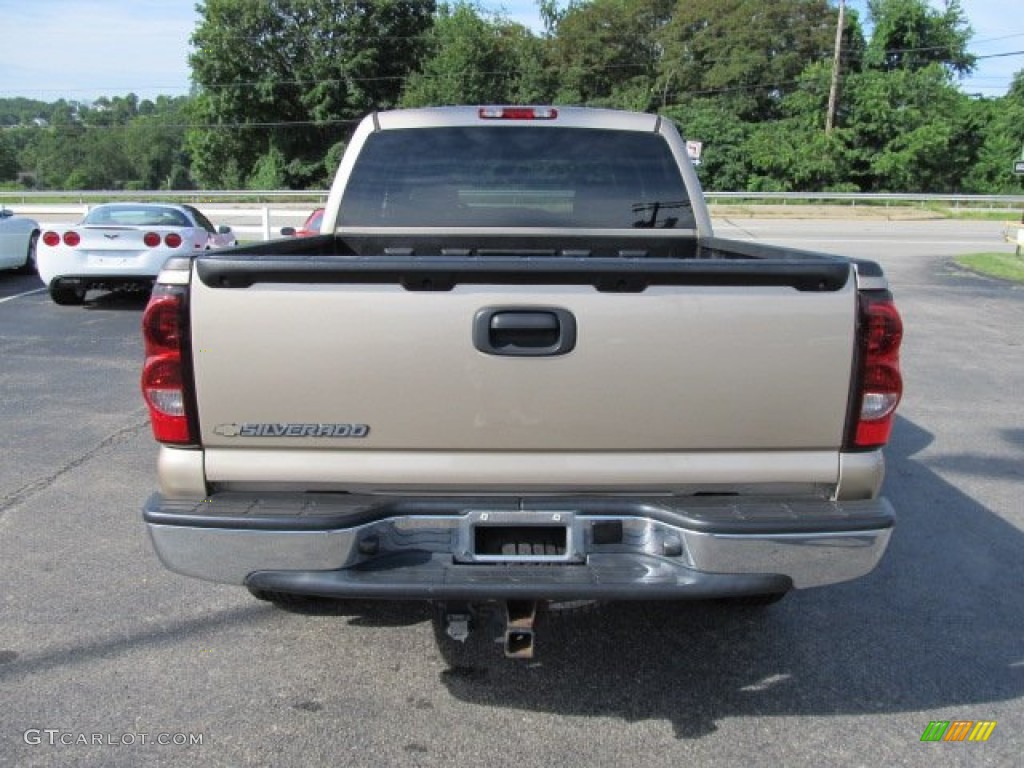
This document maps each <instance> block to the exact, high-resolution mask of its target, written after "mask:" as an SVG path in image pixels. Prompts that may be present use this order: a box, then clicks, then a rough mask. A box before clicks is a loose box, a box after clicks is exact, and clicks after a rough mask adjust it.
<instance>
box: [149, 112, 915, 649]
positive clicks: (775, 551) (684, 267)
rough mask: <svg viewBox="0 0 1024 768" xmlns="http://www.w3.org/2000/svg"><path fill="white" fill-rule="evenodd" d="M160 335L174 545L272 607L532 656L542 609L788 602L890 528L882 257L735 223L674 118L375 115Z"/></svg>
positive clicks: (163, 518)
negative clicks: (871, 258) (303, 212)
mask: <svg viewBox="0 0 1024 768" xmlns="http://www.w3.org/2000/svg"><path fill="white" fill-rule="evenodd" d="M142 325H143V332H144V338H145V355H146V357H145V363H144V368H143V372H142V390H143V395H144V399H145V401H146V403H147V404H148V407H149V412H150V416H151V422H152V428H153V432H154V435H155V437H156V439H157V440H158V441H159V443H160V448H159V459H158V476H159V489H158V491H157V492H156V493H154V494H153V495H152V496H151V497H150V498H149V499H148V501H147V502H146V503H145V505H144V511H143V516H144V520H145V523H146V525H147V526H148V530H149V534H150V536H151V539H152V542H153V545H154V547H155V549H156V552H157V554H158V555H159V557H160V559H161V560H162V561H163V563H164V564H165V565H166V566H167V567H168V568H170V569H172V570H174V571H176V572H179V573H182V574H187V575H190V576H195V577H199V578H202V579H208V580H211V581H216V582H224V583H230V584H238V585H244V586H246V587H248V588H249V590H250V591H251V592H252V593H253V594H254V595H256V596H257V597H261V598H264V599H269V600H272V601H277V602H287V601H288V600H291V599H294V598H296V596H315V597H320V598H363V599H373V600H381V599H395V600H428V601H432V602H435V603H436V604H437V605H438V606H440V613H439V616H440V617H441V619H440V621H441V622H442V624H443V627H444V632H445V633H446V634H447V636H449V637H451V638H454V639H455V640H460V641H461V640H465V639H466V638H467V636H468V634H469V632H470V631H471V630H473V629H474V628H476V627H478V626H481V625H482V624H483V623H484V622H483V620H482V619H480V618H479V617H480V616H482V615H485V614H487V615H490V614H502V615H503V617H504V621H503V622H499V630H500V631H499V633H498V634H499V639H503V642H504V643H505V647H506V652H507V654H508V655H510V656H529V655H530V654H531V653H532V650H533V621H534V618H535V617H536V615H537V613H536V609H537V607H538V606H540V607H541V608H543V607H544V606H545V605H546V604H548V603H551V602H556V603H564V602H567V601H583V602H588V601H611V600H677V599H710V598H714V599H726V600H735V601H745V602H748V603H750V602H753V603H769V602H773V601H775V600H777V599H779V598H780V597H781V596H783V595H785V594H786V593H787V592H788V591H789V590H791V589H794V588H795V589H804V588H809V587H818V586H822V585H827V584H833V583H836V582H842V581H846V580H849V579H854V578H857V577H859V576H862V575H864V574H867V573H868V572H870V571H871V570H872V569H873V568H874V567H875V566H876V564H877V563H878V562H879V559H880V558H881V556H882V554H883V552H884V550H885V548H886V545H887V543H888V540H889V536H890V532H891V530H892V526H893V522H894V516H893V510H892V507H891V505H890V504H889V503H888V501H886V499H884V498H882V497H881V496H880V487H881V484H882V478H883V473H884V463H883V456H882V447H883V446H884V445H885V443H886V441H887V440H888V438H889V434H890V430H891V428H892V423H893V418H894V411H895V409H896V406H897V404H898V402H899V399H900V396H901V391H902V380H901V378H900V372H899V347H900V342H901V338H902V324H901V320H900V316H899V314H898V312H897V310H896V308H895V306H894V303H893V299H892V296H891V294H890V292H889V290H888V287H887V283H886V280H885V277H884V275H883V273H882V270H881V269H880V268H879V267H878V265H877V264H875V263H872V262H868V261H852V260H849V259H845V258H839V257H836V256H830V255H826V254H822V253H813V252H807V251H798V250H792V249H788V248H782V247H776V246H769V245H763V244H757V243H749V242H742V241H730V240H725V239H719V238H716V237H715V236H714V235H713V232H712V227H711V221H710V217H709V214H708V210H707V207H706V205H705V202H704V198H703V195H702V192H701V189H700V184H699V182H698V179H697V176H696V173H695V171H694V168H693V166H692V164H691V162H690V160H689V158H688V156H687V154H686V145H685V142H684V141H683V139H682V137H681V136H680V134H679V132H678V131H677V129H676V127H675V126H674V125H673V123H672V122H671V121H669V120H667V119H664V118H662V117H659V116H658V115H653V114H635V113H627V112H619V111H612V110H598V109H584V108H563V107H479V108H476V107H473V108H470V107H448V108H432V109H416V110H396V111H390V112H381V113H375V114H372V115H370V116H368V117H366V118H365V119H364V120H363V121H362V122H361V124H360V125H359V127H358V128H357V130H356V131H355V133H354V135H353V137H352V139H351V141H350V143H349V145H348V148H347V151H346V152H345V154H344V157H343V159H342V161H341V164H340V167H339V169H338V172H337V177H336V180H335V182H334V184H333V186H332V188H331V191H330V194H329V197H328V200H327V203H326V211H325V214H324V218H323V223H322V227H321V231H320V234H319V235H316V236H313V237H308V238H301V239H294V238H293V239H287V240H276V241H270V242H267V243H262V244H257V245H253V246H248V247H242V248H237V249H234V250H232V251H230V252H209V253H199V254H195V255H192V256H190V257H188V258H179V259H173V260H171V261H169V262H168V263H167V265H166V266H165V268H164V270H163V271H162V272H161V274H160V275H159V277H158V280H157V283H156V285H155V287H154V291H153V293H152V296H151V299H150V302H149V305H148V307H147V309H146V310H145V313H144V316H143V323H142ZM487 606H489V607H490V608H489V611H488V610H484V607H487ZM478 609H479V610H478Z"/></svg>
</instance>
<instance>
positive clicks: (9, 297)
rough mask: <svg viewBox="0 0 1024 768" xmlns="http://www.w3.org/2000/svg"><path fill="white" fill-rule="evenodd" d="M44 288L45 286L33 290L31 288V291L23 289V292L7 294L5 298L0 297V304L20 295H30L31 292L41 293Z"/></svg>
mask: <svg viewBox="0 0 1024 768" xmlns="http://www.w3.org/2000/svg"><path fill="white" fill-rule="evenodd" d="M45 290H46V289H45V288H36V289H35V290H32V291H25V292H24V293H16V294H14V295H13V296H8V297H6V298H3V299H0V304H3V303H4V302H7V301H14V300H15V299H20V298H21V297H22V296H31V295H32V294H33V293H42V292H43V291H45Z"/></svg>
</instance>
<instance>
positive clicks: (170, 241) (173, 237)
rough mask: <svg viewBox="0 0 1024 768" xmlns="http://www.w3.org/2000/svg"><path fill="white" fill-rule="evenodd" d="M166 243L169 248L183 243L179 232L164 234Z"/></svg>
mask: <svg viewBox="0 0 1024 768" xmlns="http://www.w3.org/2000/svg"><path fill="white" fill-rule="evenodd" d="M164 245H166V246H167V247H168V248H177V247H178V246H179V245H181V235H179V234H178V233H177V232H171V233H169V234H167V235H165V236H164Z"/></svg>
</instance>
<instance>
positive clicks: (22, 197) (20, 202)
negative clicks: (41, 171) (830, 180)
mask: <svg viewBox="0 0 1024 768" xmlns="http://www.w3.org/2000/svg"><path fill="white" fill-rule="evenodd" d="M704 194H705V197H706V198H707V200H708V202H709V203H711V204H715V203H719V204H730V203H733V204H735V203H740V202H749V203H752V204H774V205H790V204H792V205H807V204H817V205H822V204H831V205H849V206H857V205H871V206H890V205H902V206H907V205H910V206H919V207H927V206H937V207H944V208H948V209H950V210H954V211H955V210H957V209H968V208H970V209H983V210H990V211H1005V212H1006V213H1007V214H1010V215H1012V217H1013V218H1016V217H1017V216H1020V215H1021V210H1022V209H1024V195H933V194H860V193H852V192H705V193H704ZM326 198H327V193H326V192H322V191H316V190H314V191H305V192H303V191H289V190H273V191H247V190H234V191H231V190H224V191H197V192H188V191H184V192H183V191H177V192H168V191H149V192H145V191H143V192H122V191H111V192H103V191H96V192H91V191H90V192H64V193H62V192H27V191H26V192H7V191H0V205H3V206H4V207H7V208H10V209H11V210H13V211H14V212H15V213H17V214H20V215H22V216H28V217H31V218H35V219H38V220H39V221H40V223H45V224H51V225H53V224H58V223H59V224H66V223H71V222H75V221H79V220H81V218H82V217H83V216H84V215H85V214H86V213H87V212H88V211H89V209H90V208H91V207H93V206H95V205H98V204H100V203H102V202H111V201H117V200H149V201H157V200H164V201H167V202H172V201H175V202H184V203H190V204H192V205H195V206H196V207H197V208H199V209H200V210H201V211H203V213H205V214H206V215H207V217H209V219H210V220H211V221H213V223H214V224H217V225H220V224H227V225H228V226H230V227H231V228H232V230H233V231H234V232H235V233H236V234H237V235H238V237H239V239H240V240H255V239H263V240H269V239H271V238H274V237H280V236H281V235H280V232H281V228H282V227H299V226H301V224H302V222H303V221H305V219H306V217H307V216H308V215H309V213H310V212H311V211H312V210H313V209H314V208H316V207H317V206H320V205H323V203H324V201H325V200H326ZM44 200H45V201H47V202H43V201H44ZM54 200H63V202H59V203H57V202H52V201H54ZM250 201H251V202H250ZM1022 223H1024V222H1022Z"/></svg>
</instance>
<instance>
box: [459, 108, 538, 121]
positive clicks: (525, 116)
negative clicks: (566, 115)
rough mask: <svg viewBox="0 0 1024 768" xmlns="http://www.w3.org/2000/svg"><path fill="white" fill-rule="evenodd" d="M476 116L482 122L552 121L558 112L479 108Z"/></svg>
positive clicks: (536, 109) (534, 109) (530, 109)
mask: <svg viewBox="0 0 1024 768" xmlns="http://www.w3.org/2000/svg"><path fill="white" fill-rule="evenodd" d="M477 114H478V115H479V116H480V118H481V119H482V120H554V119H555V118H557V117H558V110H557V109H555V108H554V107H480V109H479V110H478V112H477Z"/></svg>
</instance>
